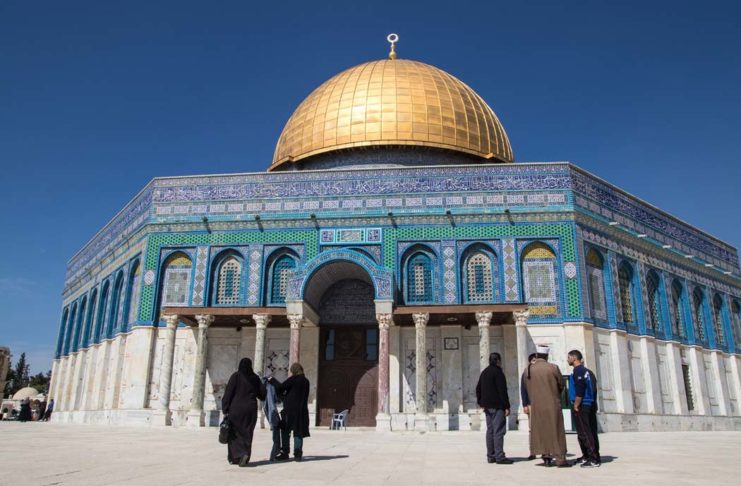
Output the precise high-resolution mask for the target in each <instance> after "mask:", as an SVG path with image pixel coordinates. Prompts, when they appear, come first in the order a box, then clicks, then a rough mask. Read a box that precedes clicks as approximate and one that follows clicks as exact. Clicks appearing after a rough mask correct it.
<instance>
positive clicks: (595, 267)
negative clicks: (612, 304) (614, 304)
mask: <svg viewBox="0 0 741 486" xmlns="http://www.w3.org/2000/svg"><path fill="white" fill-rule="evenodd" d="M604 269H605V260H604V258H602V255H600V253H599V252H598V251H597V250H595V249H594V248H590V249H589V251H588V252H587V280H588V281H589V299H590V301H591V303H592V318H593V319H599V320H601V321H606V320H607V303H606V301H605V270H604Z"/></svg>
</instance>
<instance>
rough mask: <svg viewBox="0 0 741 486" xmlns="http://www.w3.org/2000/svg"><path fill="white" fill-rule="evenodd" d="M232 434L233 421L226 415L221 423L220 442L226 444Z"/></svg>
mask: <svg viewBox="0 0 741 486" xmlns="http://www.w3.org/2000/svg"><path fill="white" fill-rule="evenodd" d="M231 436H232V422H231V420H229V417H228V416H227V417H224V420H222V421H221V424H220V425H219V443H221V444H226V443H228V442H229V439H230V438H231Z"/></svg>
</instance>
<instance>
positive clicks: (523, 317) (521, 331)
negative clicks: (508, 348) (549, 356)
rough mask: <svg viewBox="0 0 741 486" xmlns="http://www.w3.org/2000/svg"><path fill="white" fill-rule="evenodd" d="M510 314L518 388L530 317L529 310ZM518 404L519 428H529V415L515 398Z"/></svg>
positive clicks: (523, 365) (525, 361)
mask: <svg viewBox="0 0 741 486" xmlns="http://www.w3.org/2000/svg"><path fill="white" fill-rule="evenodd" d="M512 315H513V316H514V318H515V338H516V341H517V390H518V391H519V390H520V383H521V381H520V379H521V377H522V374H523V373H524V372H525V368H527V356H528V353H527V319H528V318H529V317H530V311H528V310H527V309H526V310H522V311H514V312H513V313H512ZM517 402H518V403H519V404H520V405H519V406H518V407H517V421H518V429H519V430H529V429H530V416H529V415H527V414H526V413H525V411H524V409H523V406H522V401H521V400H517Z"/></svg>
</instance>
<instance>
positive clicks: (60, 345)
mask: <svg viewBox="0 0 741 486" xmlns="http://www.w3.org/2000/svg"><path fill="white" fill-rule="evenodd" d="M67 326H69V307H65V308H64V311H63V312H62V324H61V325H60V326H59V336H58V338H57V352H56V357H60V356H61V355H62V352H63V351H64V337H65V336H66V334H67Z"/></svg>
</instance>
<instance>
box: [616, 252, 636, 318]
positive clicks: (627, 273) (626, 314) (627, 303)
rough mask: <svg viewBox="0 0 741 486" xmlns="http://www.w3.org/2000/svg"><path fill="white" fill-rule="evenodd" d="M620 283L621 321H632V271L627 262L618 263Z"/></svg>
mask: <svg viewBox="0 0 741 486" xmlns="http://www.w3.org/2000/svg"><path fill="white" fill-rule="evenodd" d="M618 283H619V285H620V305H621V307H622V311H623V314H622V317H623V322H625V323H632V322H633V272H632V270H631V269H630V266H629V265H628V264H627V263H623V264H621V265H620V269H619V270H618Z"/></svg>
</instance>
